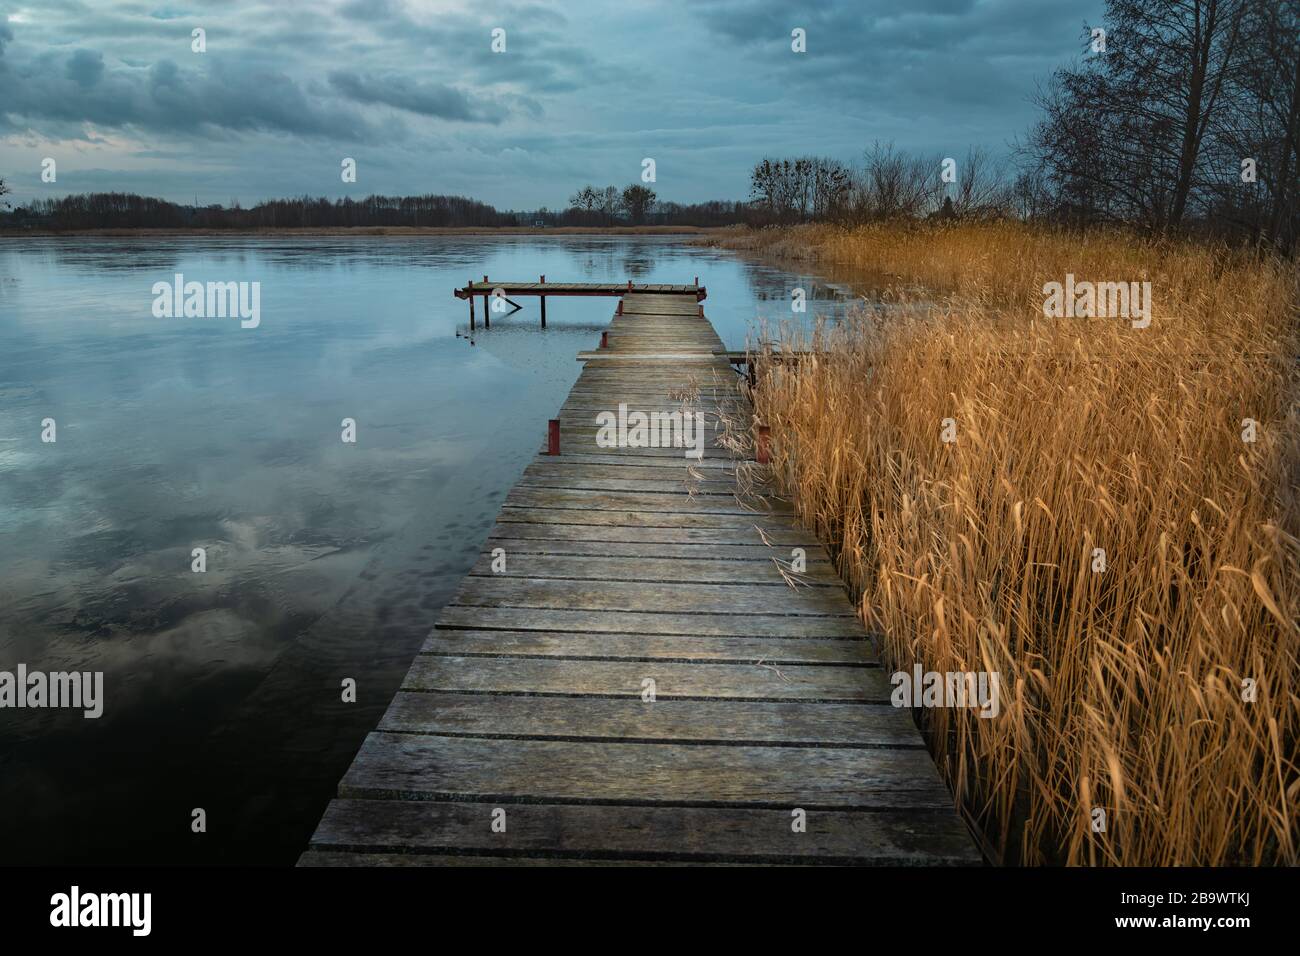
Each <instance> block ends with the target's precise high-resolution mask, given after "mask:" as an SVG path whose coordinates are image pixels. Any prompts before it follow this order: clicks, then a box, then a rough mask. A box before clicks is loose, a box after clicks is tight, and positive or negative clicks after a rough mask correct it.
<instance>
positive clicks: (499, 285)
mask: <svg viewBox="0 0 1300 956" xmlns="http://www.w3.org/2000/svg"><path fill="white" fill-rule="evenodd" d="M451 294H452V295H454V296H455V297H456V298H458V299H468V300H469V327H470V331H473V330H474V326H475V320H474V297H475V296H476V295H481V296H482V297H483V325H484V327H486V328H491V327H492V312H491V309H490V308H489V306H488V302H489V301H490V299H491V297H492V296H494V295H496V296H500V297H501V298H503V299H504V300H505V301H506V302H508V303H510V305H511V306H513V311H518V310H519V309H520V308H522V307H521V306H520V305H519V303H517V302H515V301H514V299H513V298H511V297H512V296H525V295H532V296H537V297H538V300H539V302H540V303H541V308H542V328H546V297H547V296H554V295H565V296H568V295H579V296H591V295H599V296H619V297H622V296H625V295H673V296H676V295H693V296H695V299H696V301H697V302H703V301H704V300H705V299H707V298H708V296H709V292H708V290H707V289H705V288H704V286H702V285H700V277H699V276H696V277H695V282H694V283H692V284H691V285H662V284H645V283H640V284H638V283H634V282H632V281H631V280H630V279H629V280H628V281H627V282H623V283H619V282H549V283H548V282H547V281H546V276H540V277H539V280H538V281H537V282H503V281H501V280H497V281H495V282H494V281H492V280H491V279H489V278H488V277H487V276H484V277H483V281H482V282H475V281H474V280H473V279H470V280H468V281H467V282H466V283H465V285H463V286H462V287H461V288H459V289H453V290H452V292H451Z"/></svg>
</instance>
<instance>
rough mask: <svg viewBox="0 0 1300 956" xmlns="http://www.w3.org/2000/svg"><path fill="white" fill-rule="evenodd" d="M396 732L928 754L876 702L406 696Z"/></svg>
mask: <svg viewBox="0 0 1300 956" xmlns="http://www.w3.org/2000/svg"><path fill="white" fill-rule="evenodd" d="M379 730H381V731H385V732H388V733H405V734H431V735H434V736H461V737H487V738H494V737H515V738H519V739H536V740H543V739H557V740H575V741H580V740H604V741H610V742H613V741H620V740H621V741H632V742H635V741H642V742H657V743H679V744H684V745H694V744H717V745H731V746H735V745H747V746H778V745H786V746H793V745H796V744H798V745H804V746H810V747H820V746H827V745H831V746H835V747H903V748H910V749H914V750H920V749H923V747H922V744H921V738H920V737H919V736H918V735H917V733H916V727H915V725H914V724H913V723H912V719H911V716H910V713H909V712H908V711H906V710H900V709H898V708H894V707H889V706H884V705H876V704H824V703H811V702H808V701H735V700H729V701H716V700H659V701H656V702H655V703H654V705H653V706H650V705H646V704H642V703H641V701H639V700H636V701H628V700H610V699H608V698H604V697H524V696H516V695H510V694H456V693H423V692H415V691H398V693H397V696H396V697H394V698H393V704H392V706H391V707H389V709H388V712H387V713H386V714H385V715H384V718H383V720H382V721H381V722H380V725H379Z"/></svg>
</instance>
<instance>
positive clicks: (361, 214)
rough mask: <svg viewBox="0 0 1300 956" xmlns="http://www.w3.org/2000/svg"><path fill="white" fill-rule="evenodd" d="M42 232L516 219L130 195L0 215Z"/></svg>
mask: <svg viewBox="0 0 1300 956" xmlns="http://www.w3.org/2000/svg"><path fill="white" fill-rule="evenodd" d="M4 218H5V219H7V220H9V222H10V224H11V225H16V226H23V225H33V226H40V227H42V228H49V229H69V230H75V229H141V228H149V229H182V228H184V229H259V228H267V229H293V228H310V227H327V226H503V225H514V223H515V218H514V216H513V215H511V214H508V213H500V212H497V211H496V210H495V209H493V208H492V207H491V206H489V205H487V204H486V203H481V202H478V201H476V200H473V199H466V198H464V197H461V196H367V197H366V198H364V199H351V198H344V199H337V200H333V201H331V200H329V199H324V198H313V197H310V196H302V197H300V198H297V199H272V200H268V201H266V202H261V203H258V204H257V205H255V206H251V207H249V208H247V209H245V208H243V207H241V206H240V204H239V203H238V202H232V203H231V205H229V206H220V205H215V206H182V205H179V204H177V203H173V202H168V201H167V200H165V199H154V198H152V197H149V196H136V195H133V194H131V193H84V194H82V195H76V196H64V197H62V198H61V199H36V200H33V201H32V202H30V203H28V204H27V205H26V206H20V207H19V208H17V209H15V210H14V211H13V212H12V213H10V214H8V215H7V216H5V217H4Z"/></svg>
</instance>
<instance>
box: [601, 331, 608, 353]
mask: <svg viewBox="0 0 1300 956" xmlns="http://www.w3.org/2000/svg"><path fill="white" fill-rule="evenodd" d="M600 347H601V348H602V349H607V348H609V332H608V331H604V332H601V333H600Z"/></svg>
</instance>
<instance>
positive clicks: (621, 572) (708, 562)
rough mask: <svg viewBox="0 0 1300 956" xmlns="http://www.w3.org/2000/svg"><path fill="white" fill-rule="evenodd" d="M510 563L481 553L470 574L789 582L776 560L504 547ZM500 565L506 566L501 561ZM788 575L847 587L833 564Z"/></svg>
mask: <svg viewBox="0 0 1300 956" xmlns="http://www.w3.org/2000/svg"><path fill="white" fill-rule="evenodd" d="M493 548H503V550H504V551H505V554H504V556H503V558H504V562H505V566H504V568H503V570H501V571H494V570H493V568H492V565H493V563H494V562H495V561H496V559H495V558H493V556H492V553H491V552H486V553H484V554H482V555H480V556H479V559H478V561H476V562H475V563H474V567H473V568H472V569H471V570H470V577H483V578H495V577H500V578H555V579H569V580H583V581H610V580H614V581H633V582H637V583H641V584H650V583H660V584H673V583H676V584H690V583H697V584H708V583H715V584H786V583H787V582H786V578H785V575H783V574H782V573H781V570H780V569H779V568H778V567H777V564H776V562H775V561H770V560H769V561H766V562H761V561H746V562H740V563H736V562H733V561H719V560H717V559H716V558H712V559H705V558H697V559H693V560H692V559H684V558H675V559H674V558H649V557H635V558H619V557H610V556H604V555H602V556H600V557H576V556H571V555H557V554H550V553H547V554H535V553H534V554H530V553H528V552H522V553H520V552H513V553H512V552H511V551H510V549H509V548H504V546H503V545H500V544H495V545H493ZM497 563H498V566H500V563H499V562H497ZM786 574H788V575H789V576H790V577H791V578H792V579H793V580H795V581H796V582H797V583H798V584H799V586H800V587H829V588H837V589H840V590H843V588H844V584H843V582H841V581H840V579H839V576H838V575H837V574H835V572H834V571H833V570H832V569H831V566H830V565H829V564H820V565H815V566H813V567H811V568H808V569H805V570H804V571H803V572H802V573H799V574H796V573H794V572H792V571H789V570H787V571H786Z"/></svg>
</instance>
